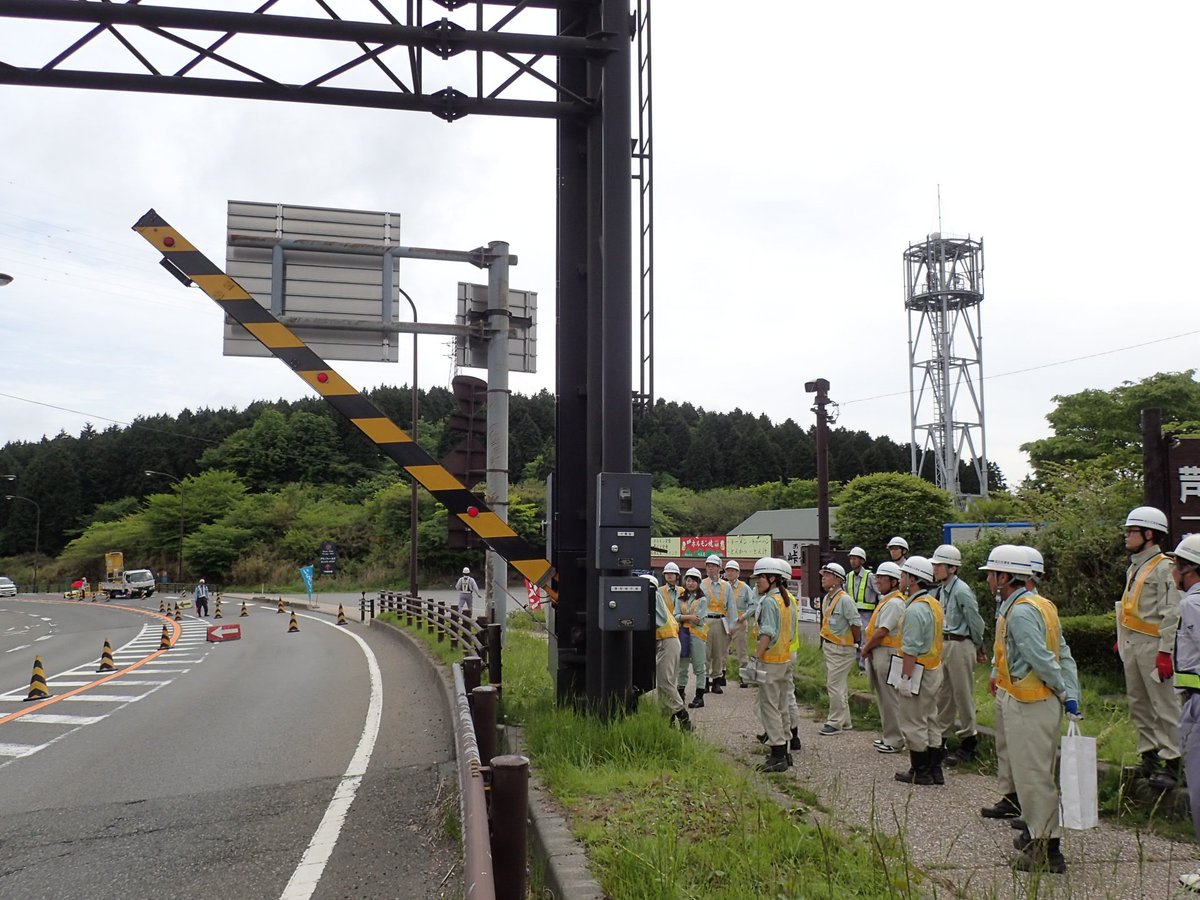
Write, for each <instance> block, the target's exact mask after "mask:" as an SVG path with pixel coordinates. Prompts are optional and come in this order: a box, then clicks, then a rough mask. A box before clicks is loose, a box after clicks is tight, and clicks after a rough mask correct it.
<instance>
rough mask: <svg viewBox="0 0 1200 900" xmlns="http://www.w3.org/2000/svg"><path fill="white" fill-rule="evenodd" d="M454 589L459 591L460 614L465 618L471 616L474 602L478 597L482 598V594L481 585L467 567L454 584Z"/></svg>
mask: <svg viewBox="0 0 1200 900" xmlns="http://www.w3.org/2000/svg"><path fill="white" fill-rule="evenodd" d="M454 589H455V590H456V591H458V611H459V613H460V614H461V615H464V616H470V615H471V604H472V601H473V600H474V599H475V597H476V595H479V596H482V594H481V593H480V591H479V585H478V584H477V583H476V581H475V579H474V578H472V577H471V570H470V569H469V568H467V567H466V566H463V570H462V575H461V576H459V579H458V581H456V582H455V583H454Z"/></svg>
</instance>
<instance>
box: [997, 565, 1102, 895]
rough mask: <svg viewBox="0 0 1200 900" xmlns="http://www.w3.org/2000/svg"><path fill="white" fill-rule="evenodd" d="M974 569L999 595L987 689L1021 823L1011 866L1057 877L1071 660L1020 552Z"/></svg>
mask: <svg viewBox="0 0 1200 900" xmlns="http://www.w3.org/2000/svg"><path fill="white" fill-rule="evenodd" d="M980 569H981V570H982V571H985V572H987V581H988V588H989V590H992V591H993V592H995V593H996V594H997V595H998V596H999V598H1000V608H999V611H998V614H997V616H996V640H995V644H994V646H993V664H992V678H991V680H990V681H989V682H988V687H989V689H990V690H991V691H992V693H993V694H995V696H996V701H997V713H998V714H999V716H1002V717H1003V728H1004V734H1005V741H1006V744H1007V751H1006V752H1007V753H1008V758H1009V767H1010V769H1011V773H1012V780H1013V786H1014V788H1015V791H1016V795H1017V798H1016V803H1015V805H1016V806H1018V807H1019V809H1020V811H1021V818H1022V819H1023V820H1024V823H1025V830H1024V831H1022V833H1021V836H1020V837H1018V838H1017V840H1016V841H1015V842H1014V843H1015V844H1016V845H1017V847H1018V849H1021V851H1022V852H1021V855H1020V856H1018V857H1016V858H1015V859H1013V860H1012V864H1013V867H1014V868H1016V869H1019V870H1021V871H1025V872H1030V871H1035V870H1036V871H1048V872H1051V873H1054V874H1061V873H1063V872H1065V871H1066V870H1067V862H1066V860H1065V859H1064V858H1063V855H1062V850H1061V847H1060V846H1059V840H1060V836H1061V834H1062V830H1061V826H1060V825H1059V814H1058V808H1059V794H1058V786H1057V785H1056V784H1055V780H1054V767H1055V761H1056V756H1057V753H1058V738H1059V732H1060V730H1061V727H1062V717H1063V713H1064V711H1065V712H1066V714H1067V716H1068V717H1069V718H1071V719H1075V720H1078V719H1080V718H1081V717H1082V714H1081V713H1080V710H1079V676H1078V673H1077V671H1076V668H1075V660H1074V659H1073V658H1072V656H1071V649H1070V647H1068V646H1067V642H1066V640H1065V639H1064V638H1063V634H1062V626H1061V625H1060V624H1059V620H1058V611H1057V610H1056V609H1055V608H1054V604H1053V603H1051V602H1050V601H1048V600H1047V599H1046V598H1044V597H1039V596H1038V595H1036V594H1031V593H1030V592H1029V591H1028V589H1027V588H1026V585H1025V582H1026V579H1027V578H1028V577H1029V576H1030V575H1031V574H1032V571H1033V570H1032V567H1031V566H1030V564H1029V556H1028V555H1027V554H1026V553H1025V552H1024V548H1021V547H1016V546H1013V545H1012V544H1001V545H999V546H998V547H995V548H993V549H992V552H991V553H990V554H989V555H988V559H987V563H985V564H984V565H983V566H980ZM1010 802H1011V801H1010ZM985 815H986V813H985Z"/></svg>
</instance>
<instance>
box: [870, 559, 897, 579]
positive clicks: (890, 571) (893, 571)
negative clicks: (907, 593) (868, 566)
mask: <svg viewBox="0 0 1200 900" xmlns="http://www.w3.org/2000/svg"><path fill="white" fill-rule="evenodd" d="M880 575H886V576H887V577H888V578H895V579H896V580H897V581H899V580H900V567H899V566H898V565H896V564H895V563H894V562H892V561H891V560H890V559H889V560H888V561H887V562H881V563H880V564H879V568H878V569H876V570H875V577H876V578H878V577H879V576H880Z"/></svg>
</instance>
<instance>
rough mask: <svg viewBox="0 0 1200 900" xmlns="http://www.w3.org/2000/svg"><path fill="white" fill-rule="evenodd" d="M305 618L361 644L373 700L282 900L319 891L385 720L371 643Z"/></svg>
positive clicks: (302, 897) (324, 622)
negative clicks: (360, 735) (369, 644)
mask: <svg viewBox="0 0 1200 900" xmlns="http://www.w3.org/2000/svg"><path fill="white" fill-rule="evenodd" d="M301 617H302V618H305V619H310V620H312V621H314V622H320V623H321V624H322V625H328V626H329V627H330V628H333V629H335V630H336V631H338V632H340V633H341V634H344V635H346V636H347V637H351V638H354V640H356V641H357V642H358V646H359V647H360V648H361V649H362V652H363V654H364V655H365V656H366V657H367V672H368V673H369V674H370V678H371V699H370V702H369V703H368V704H367V719H366V721H365V722H364V723H363V730H362V737H360V738H359V741H358V748H357V749H356V750H355V751H354V756H353V757H351V759H350V765H348V766H347V767H346V772H345V774H344V775H342V780H341V781H340V782H339V783H338V786H337V789H336V790H335V791H334V792H333V799H332V800H330V801H329V806H328V807H327V808H326V809H325V815H324V816H322V817H321V823H320V824H319V825H318V826H317V830H316V832H315V833H314V834H313V836H312V840H311V841H309V842H308V847H307V848H306V849H305V851H304V855H303V856H302V857H300V864H299V865H298V866H296V871H294V872H293V873H292V877H291V878H290V879H289V880H288V883H287V886H286V887H284V889H283V894H281V895H280V900H308V898H310V897H311V896H312V895H313V891H315V890H316V889H317V883H318V882H319V881H320V880H321V875H322V874H324V872H325V866H326V864H327V863H328V862H329V857H330V856H331V855H332V854H333V848H334V845H335V844H337V839H338V835H340V834H341V831H342V825H343V823H345V821H346V814H347V813H349V812H350V804H351V803H353V802H354V795H355V794H356V793H358V786H359V785H360V784H361V783H362V778H363V775H364V774H365V773H366V771H367V765H368V764H369V763H370V762H371V753H372V751H374V749H375V740H376V738H378V737H379V723H380V720H381V719H382V717H383V679H382V678H381V677H380V674H379V662H378V660H376V659H375V654H374V653H373V652H371V648H370V647H369V646H368V645H367V642H366V641H364V640H363V639H362V638H360V637H359V636H358V635H357V634H355V633H354V632H352V631H345V630H344V629H340V628H338V627H337V626H336V625H334V624H333V623H332V622H330V621H327V620H325V619H322V618H317V617H316V616H308V615H303V614H301Z"/></svg>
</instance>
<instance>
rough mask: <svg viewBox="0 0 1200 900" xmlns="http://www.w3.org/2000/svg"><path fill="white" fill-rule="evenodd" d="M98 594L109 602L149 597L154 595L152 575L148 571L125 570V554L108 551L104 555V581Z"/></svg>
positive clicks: (118, 551) (117, 551)
mask: <svg viewBox="0 0 1200 900" xmlns="http://www.w3.org/2000/svg"><path fill="white" fill-rule="evenodd" d="M100 592H101V593H102V594H104V595H105V596H107V597H108V599H109V600H116V599H118V598H121V597H149V596H152V595H153V594H154V573H153V572H151V571H150V570H149V569H129V570H128V571H126V569H125V554H124V553H122V552H121V551H120V550H110V551H109V552H108V553H105V554H104V580H103V581H102V582H100Z"/></svg>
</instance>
